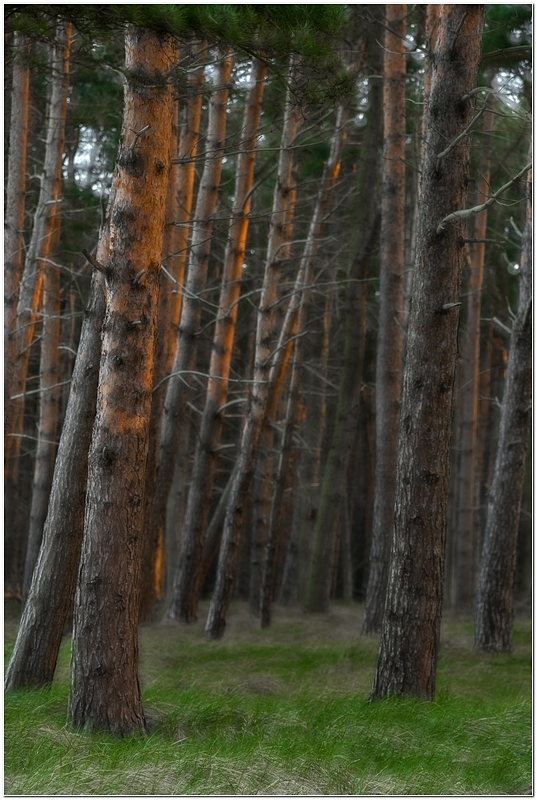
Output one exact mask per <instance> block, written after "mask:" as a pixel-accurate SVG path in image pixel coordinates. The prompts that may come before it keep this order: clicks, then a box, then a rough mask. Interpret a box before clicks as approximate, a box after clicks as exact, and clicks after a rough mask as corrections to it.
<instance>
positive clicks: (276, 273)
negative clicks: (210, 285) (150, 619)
mask: <svg viewBox="0 0 537 800" xmlns="http://www.w3.org/2000/svg"><path fill="white" fill-rule="evenodd" d="M293 72H294V69H293V67H291V70H290V80H292V79H293V77H292V75H293ZM299 114H300V109H299V107H298V106H297V105H296V104H295V103H294V101H291V96H290V93H288V100H287V103H286V110H285V119H284V125H283V132H282V142H281V152H280V161H279V167H278V178H277V183H276V187H275V190H274V200H273V206H272V216H271V227H270V231H269V241H268V248H267V262H266V267H265V276H264V279H263V287H262V290H261V298H260V302H259V312H258V320H257V331H256V353H255V365H254V382H253V384H252V393H251V405H250V410H249V413H248V416H247V417H246V419H245V422H244V426H243V429H242V434H241V443H240V448H239V452H238V457H237V462H236V466H235V471H234V475H233V481H232V484H231V487H230V495H229V499H228V503H227V507H226V512H225V519H224V530H223V534H222V542H221V544H220V554H219V558H218V568H217V576H216V584H215V587H214V592H213V597H212V600H211V605H210V607H209V614H208V616H207V620H206V623H205V631H206V633H207V634H209V635H210V636H211V637H212V638H215V639H216V638H220V637H221V636H222V635H223V633H224V629H225V625H226V614H227V609H228V606H229V602H230V600H231V594H232V591H233V582H234V580H235V567H236V560H237V559H236V555H237V551H238V546H239V542H240V536H241V533H242V527H243V518H244V513H245V510H246V496H247V494H248V490H249V488H250V486H251V481H252V475H253V471H254V464H255V456H256V454H257V450H258V444H259V438H260V436H261V431H262V429H263V424H264V422H265V419H266V414H267V407H268V403H269V391H270V388H269V387H270V381H269V370H270V366H271V365H270V355H271V348H272V328H273V316H274V304H275V301H276V299H277V296H278V280H279V277H280V272H281V268H282V260H283V252H282V245H283V244H285V241H284V239H283V236H284V234H285V227H286V213H287V207H288V204H289V193H290V191H291V190H292V183H293V179H292V170H293V154H294V150H293V149H292V147H293V144H294V141H295V136H296V132H297V128H298V120H299Z"/></svg>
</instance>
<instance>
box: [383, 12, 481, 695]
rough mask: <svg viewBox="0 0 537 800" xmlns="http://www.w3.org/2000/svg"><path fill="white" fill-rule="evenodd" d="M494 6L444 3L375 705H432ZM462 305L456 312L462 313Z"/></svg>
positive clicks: (429, 124) (430, 108)
mask: <svg viewBox="0 0 537 800" xmlns="http://www.w3.org/2000/svg"><path fill="white" fill-rule="evenodd" d="M484 12H485V7H484V6H482V5H475V6H469V5H458V6H456V5H442V6H441V11H440V23H439V30H438V39H437V47H436V52H435V59H434V66H433V75H432V84H431V93H430V99H429V106H428V112H427V135H426V142H427V147H426V150H425V158H424V163H423V173H422V187H421V198H420V204H421V206H420V208H421V213H420V224H419V227H418V242H417V254H416V267H415V272H414V282H413V294H412V307H411V311H410V319H409V325H408V340H407V353H406V362H405V371H404V379H403V398H402V405H401V425H400V434H399V458H398V468H397V489H396V501H395V532H394V542H393V549H392V559H391V565H390V576H389V583H388V592H387V598H386V607H385V612H384V622H383V627H382V635H381V644H380V653H379V661H378V665H377V673H376V678H375V684H374V687H373V696H374V697H385V696H386V695H390V694H397V693H403V694H414V695H418V696H420V697H423V698H426V699H431V698H433V697H434V692H435V680H436V662H437V653H438V642H439V632H440V615H441V609H442V589H443V581H444V556H445V531H446V514H447V508H446V506H447V495H448V473H449V447H450V440H451V423H452V415H453V390H454V380H455V367H456V361H457V326H458V317H459V314H458V307H459V306H458V304H459V303H460V300H459V296H460V282H461V272H462V255H463V251H462V247H461V243H460V239H461V238H465V225H464V222H463V221H457V222H454V223H446V224H445V227H444V228H442V225H441V223H442V222H443V220H444V218H445V217H446V216H447V215H448V214H450V213H451V212H453V211H455V210H457V209H464V206H465V203H466V197H467V179H468V174H469V166H470V159H469V142H468V137H467V136H466V137H463V138H462V139H460V140H459V141H458V142H456V140H457V137H458V136H460V134H461V133H462V132H463V131H465V129H466V128H467V127H468V125H469V123H470V121H471V120H472V118H473V115H474V106H475V102H474V101H473V100H472V99H471V98H469V99H464V100H463V98H464V97H465V95H468V93H469V92H471V91H473V89H474V88H475V86H476V83H477V74H478V68H479V63H480V54H481V37H482V32H483V24H484ZM454 304H455V305H454Z"/></svg>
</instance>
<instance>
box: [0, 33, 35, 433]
mask: <svg viewBox="0 0 537 800" xmlns="http://www.w3.org/2000/svg"><path fill="white" fill-rule="evenodd" d="M27 49H28V46H27V42H26V37H25V36H24V35H23V34H20V33H16V34H15V40H14V44H13V56H14V60H13V85H12V89H11V122H10V128H9V157H8V166H7V170H8V172H7V186H6V213H5V219H4V411H7V409H8V407H9V405H10V402H11V400H10V398H11V388H12V386H11V384H12V380H13V365H14V362H15V353H16V349H15V345H16V338H15V327H16V317H17V298H18V292H19V283H20V280H21V276H22V268H23V264H24V239H23V233H24V200H25V197H26V151H27V144H28V107H29V103H28V100H29V94H30V71H29V69H28V65H27V64H26V63H25V61H24V58H25V56H26V54H27ZM7 433H8V428H7V426H6V427H5V434H6V435H7ZM4 447H5V445H4Z"/></svg>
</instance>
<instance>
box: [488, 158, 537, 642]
mask: <svg viewBox="0 0 537 800" xmlns="http://www.w3.org/2000/svg"><path fill="white" fill-rule="evenodd" d="M530 176H531V173H530ZM528 198H529V200H528V207H527V216H526V226H525V229H524V236H523V241H522V255H521V264H520V290H519V300H518V311H517V315H516V318H515V321H514V323H513V329H512V333H511V344H510V348H509V360H508V362H507V378H506V381H505V389H504V393H503V401H502V412H501V420H500V431H499V436H498V450H497V454H496V462H495V465H494V476H493V479H492V486H491V489H490V495H489V502H488V512H487V525H486V528H485V536H484V539H483V553H482V557H481V572H480V576H479V588H478V595H477V603H476V617H475V647H476V649H478V650H490V651H496V652H500V651H508V650H511V649H512V646H513V642H512V632H513V616H514V579H515V566H516V546H517V534H518V524H519V517H520V507H521V502H522V493H523V488H524V471H525V466H526V454H527V450H528V444H529V436H530V431H531V419H532V417H531V395H532V319H531V317H532V314H531V303H532V283H533V281H532V206H531V177H529V179H528Z"/></svg>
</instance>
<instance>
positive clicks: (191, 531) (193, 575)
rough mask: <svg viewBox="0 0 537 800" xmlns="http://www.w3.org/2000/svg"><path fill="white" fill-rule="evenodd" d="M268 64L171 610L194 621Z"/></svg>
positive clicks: (247, 129) (243, 167) (251, 108)
mask: <svg viewBox="0 0 537 800" xmlns="http://www.w3.org/2000/svg"><path fill="white" fill-rule="evenodd" d="M266 75H267V68H266V65H265V64H263V63H261V62H260V61H255V62H254V70H253V76H252V81H253V85H252V88H251V89H250V91H249V93H248V98H247V101H246V106H245V110H244V119H243V125H242V135H241V141H240V145H239V151H240V152H239V156H238V159H237V177H236V181H235V192H234V198H235V201H234V204H233V209H232V212H231V219H230V224H229V238H228V243H227V245H226V251H225V254H224V266H223V270H222V288H221V292H220V302H219V307H218V312H217V317H216V326H215V332H214V339H213V346H212V353H211V362H210V367H209V381H208V384H207V394H206V399H205V407H204V410H203V415H202V418H201V424H200V432H199V438H198V442H197V445H196V452H195V456H194V466H193V468H192V474H191V478H190V491H189V493H188V501H187V506H186V512H185V519H184V521H183V528H182V533H181V543H180V549H179V559H178V565H177V571H176V573H175V580H174V593H173V600H172V603H171V606H170V609H169V611H168V616H170V617H171V618H172V619H182V620H183V621H184V622H194V621H195V620H196V619H197V601H198V593H199V589H200V580H201V570H202V567H203V545H204V540H205V532H206V528H207V521H208V513H209V510H210V505H211V496H212V491H213V483H214V475H215V471H216V464H217V459H218V447H219V445H220V439H221V435H222V429H223V424H224V410H223V407H224V406H225V404H226V401H227V395H228V385H229V372H230V368H231V355H232V352H233V343H234V340H235V325H236V321H237V313H238V307H239V303H238V301H239V296H240V290H241V281H242V269H243V264H244V259H245V251H246V242H247V237H248V226H249V222H250V220H249V215H250V208H251V195H252V189H253V186H254V168H255V152H256V144H257V137H258V133H259V121H260V119H261V107H262V102H263V92H264V88H265V79H266Z"/></svg>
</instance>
